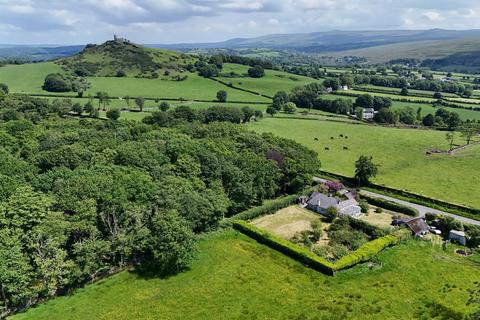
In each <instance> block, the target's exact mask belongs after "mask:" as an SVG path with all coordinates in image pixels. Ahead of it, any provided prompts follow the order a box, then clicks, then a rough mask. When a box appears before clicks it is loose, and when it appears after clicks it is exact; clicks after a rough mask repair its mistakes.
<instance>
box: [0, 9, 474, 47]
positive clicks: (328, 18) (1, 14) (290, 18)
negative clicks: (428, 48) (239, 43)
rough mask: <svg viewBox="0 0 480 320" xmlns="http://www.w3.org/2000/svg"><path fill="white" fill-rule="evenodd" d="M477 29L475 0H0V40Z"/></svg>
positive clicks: (177, 39)
mask: <svg viewBox="0 0 480 320" xmlns="http://www.w3.org/2000/svg"><path fill="white" fill-rule="evenodd" d="M430 28H444V29H476V28H478V29H480V1H478V0H469V1H466V0H455V1H453V0H78V1H74V0H0V43H2V44H86V43H101V42H103V41H105V40H107V39H110V38H112V37H113V34H118V35H119V36H122V37H126V38H128V39H130V40H132V41H134V42H137V43H148V44H153V43H162V44H167V43H184V42H186V43H192V42H217V41H223V40H227V39H231V38H237V37H255V36H260V35H265V34H272V33H303V32H317V31H329V30H386V29H430Z"/></svg>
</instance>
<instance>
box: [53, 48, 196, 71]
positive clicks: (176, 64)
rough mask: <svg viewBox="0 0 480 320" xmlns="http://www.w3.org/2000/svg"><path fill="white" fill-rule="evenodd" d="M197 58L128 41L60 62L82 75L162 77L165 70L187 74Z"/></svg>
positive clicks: (68, 69)
mask: <svg viewBox="0 0 480 320" xmlns="http://www.w3.org/2000/svg"><path fill="white" fill-rule="evenodd" d="M193 61H194V58H192V57H191V56H189V55H186V54H182V53H178V52H174V51H170V50H159V49H151V48H146V47H143V46H140V45H136V44H133V43H130V42H128V41H107V42H105V43H104V44H101V45H92V44H91V45H87V46H86V47H85V49H84V50H83V51H81V52H80V53H79V54H77V55H74V56H72V57H68V58H65V59H61V60H59V61H58V64H60V65H61V66H62V67H63V68H64V69H65V70H67V71H70V72H73V73H76V74H78V75H82V76H103V77H114V76H131V77H140V78H158V76H159V74H160V73H162V74H163V73H165V71H167V70H168V71H169V73H170V72H172V71H173V72H175V71H183V70H184V69H185V67H186V65H187V64H189V63H192V62H193Z"/></svg>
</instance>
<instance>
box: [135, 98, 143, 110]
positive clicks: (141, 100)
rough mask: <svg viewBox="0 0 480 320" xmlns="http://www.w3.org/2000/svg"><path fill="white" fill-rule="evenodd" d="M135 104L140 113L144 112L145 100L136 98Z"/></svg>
mask: <svg viewBox="0 0 480 320" xmlns="http://www.w3.org/2000/svg"><path fill="white" fill-rule="evenodd" d="M135 104H136V105H137V107H138V109H139V110H140V112H142V111H143V107H144V106H145V99H144V98H142V97H137V98H135Z"/></svg>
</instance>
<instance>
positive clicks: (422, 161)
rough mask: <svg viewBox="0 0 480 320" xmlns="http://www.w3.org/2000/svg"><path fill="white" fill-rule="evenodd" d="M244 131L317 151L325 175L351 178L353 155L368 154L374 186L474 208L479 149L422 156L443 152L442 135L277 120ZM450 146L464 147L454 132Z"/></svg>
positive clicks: (477, 203) (477, 204)
mask: <svg viewBox="0 0 480 320" xmlns="http://www.w3.org/2000/svg"><path fill="white" fill-rule="evenodd" d="M250 128H252V129H253V130H255V131H258V132H272V133H274V134H276V135H279V136H281V137H285V138H290V139H293V140H296V141H297V142H299V143H301V144H303V145H305V146H306V147H308V148H310V149H313V150H315V151H317V152H318V153H319V157H320V160H321V161H322V169H324V170H326V171H330V172H333V173H339V174H343V175H347V176H353V175H354V163H355V161H356V160H357V159H358V157H359V156H360V155H367V156H373V159H374V162H375V163H377V164H379V165H380V168H379V173H378V176H377V178H375V179H374V182H376V183H379V184H385V185H387V186H389V187H393V188H398V189H403V190H408V191H411V192H414V193H417V194H422V195H425V196H427V197H432V198H437V199H441V200H444V201H447V202H453V203H458V204H463V205H467V206H472V207H476V208H480V197H478V186H479V185H480V175H479V174H478V172H479V171H480V145H477V146H473V147H470V148H468V149H466V150H464V151H461V152H459V153H457V154H455V155H453V156H451V155H433V156H427V155H426V154H425V153H426V151H427V150H431V149H442V150H446V149H448V145H447V141H446V139H445V132H441V131H432V130H413V129H396V128H385V127H380V126H368V125H354V124H348V123H340V122H330V121H315V120H296V119H282V118H265V119H263V120H262V121H260V122H256V123H252V124H250ZM340 134H343V135H344V136H345V135H346V136H348V139H345V138H340V137H339V135H340ZM331 137H333V139H331ZM314 138H318V141H315V140H314ZM456 143H458V144H464V143H465V141H463V140H461V139H460V137H459V134H458V133H457V139H456ZM326 147H328V148H329V149H330V150H329V151H326V150H325V148H326ZM344 147H347V148H348V150H344V149H343V148H344Z"/></svg>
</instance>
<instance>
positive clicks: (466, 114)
mask: <svg viewBox="0 0 480 320" xmlns="http://www.w3.org/2000/svg"><path fill="white" fill-rule="evenodd" d="M365 93H367V92H365ZM369 94H371V93H369ZM373 95H375V96H377V95H378V94H373ZM339 98H341V99H349V100H351V101H355V99H356V98H355V97H349V96H341V95H335V94H325V95H323V96H322V99H331V100H335V99H339ZM465 106H466V107H467V108H471V107H472V106H471V105H465ZM405 107H411V108H412V109H413V110H415V111H416V110H417V109H418V108H422V115H423V116H426V115H427V114H429V113H431V114H435V112H436V111H437V110H438V108H436V107H434V106H432V104H430V103H413V102H400V101H393V102H392V107H391V108H392V110H399V109H403V108H405ZM442 108H444V109H446V110H448V111H451V112H456V113H458V115H459V116H460V118H461V119H462V120H467V119H474V120H480V111H475V110H469V109H460V108H450V107H442Z"/></svg>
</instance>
